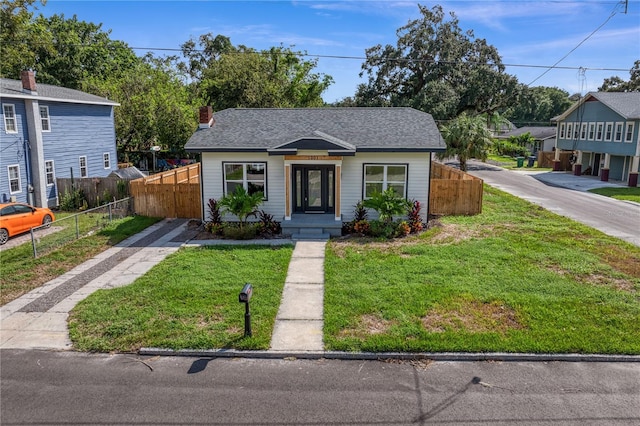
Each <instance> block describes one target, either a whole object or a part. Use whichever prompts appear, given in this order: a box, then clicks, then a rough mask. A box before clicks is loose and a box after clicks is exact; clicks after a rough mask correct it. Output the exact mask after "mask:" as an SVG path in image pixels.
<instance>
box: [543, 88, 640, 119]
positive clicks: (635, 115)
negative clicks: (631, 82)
mask: <svg viewBox="0 0 640 426" xmlns="http://www.w3.org/2000/svg"><path fill="white" fill-rule="evenodd" d="M591 97H593V98H595V99H596V100H598V101H600V102H602V103H603V104H604V105H606V106H608V107H609V108H611V109H612V110H613V111H615V112H616V113H618V114H620V116H622V117H623V118H625V119H627V120H638V119H640V92H589V93H587V94H586V95H585V96H583V97H582V98H581V99H580V100H579V101H578V102H576V103H575V104H573V105H572V106H571V108H569V109H568V110H566V111H565V112H563V113H562V114H560V115H558V116H557V117H553V118H552V119H551V121H559V120H562V119H564V118H566V117H567V116H568V115H569V114H571V113H572V112H573V111H574V110H575V109H576V108H578V107H579V106H580V105H582V104H583V103H584V102H586V101H587V100H588V99H589V98H591Z"/></svg>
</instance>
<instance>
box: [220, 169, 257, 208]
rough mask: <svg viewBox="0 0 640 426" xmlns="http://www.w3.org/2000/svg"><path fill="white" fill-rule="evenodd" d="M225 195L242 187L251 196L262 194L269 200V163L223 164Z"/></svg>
mask: <svg viewBox="0 0 640 426" xmlns="http://www.w3.org/2000/svg"><path fill="white" fill-rule="evenodd" d="M223 165H224V167H223V169H224V193H225V195H227V194H233V192H234V191H235V189H236V187H238V186H242V187H243V188H244V189H245V190H246V191H247V192H248V193H249V194H255V193H257V192H262V195H263V196H264V199H265V200H266V199H267V163H223Z"/></svg>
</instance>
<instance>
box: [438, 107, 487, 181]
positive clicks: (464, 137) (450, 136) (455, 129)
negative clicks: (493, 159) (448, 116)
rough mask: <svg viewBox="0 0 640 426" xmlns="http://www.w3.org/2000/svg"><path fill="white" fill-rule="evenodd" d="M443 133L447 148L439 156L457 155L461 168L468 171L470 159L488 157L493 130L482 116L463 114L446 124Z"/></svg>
mask: <svg viewBox="0 0 640 426" xmlns="http://www.w3.org/2000/svg"><path fill="white" fill-rule="evenodd" d="M441 133H442V137H443V138H444V140H445V142H446V143H447V149H446V150H445V151H444V152H441V153H438V158H440V159H443V158H447V157H453V156H457V157H458V161H459V162H460V170H462V171H463V172H466V171H467V160H468V159H470V158H477V159H479V160H482V161H484V160H486V159H487V151H488V150H489V147H490V146H491V132H490V131H489V129H487V126H486V125H485V122H484V119H483V118H482V117H480V116H476V117H469V116H468V115H466V114H462V115H460V116H458V117H457V118H455V119H454V120H453V121H451V123H449V124H448V125H446V126H444V127H443V128H442V130H441Z"/></svg>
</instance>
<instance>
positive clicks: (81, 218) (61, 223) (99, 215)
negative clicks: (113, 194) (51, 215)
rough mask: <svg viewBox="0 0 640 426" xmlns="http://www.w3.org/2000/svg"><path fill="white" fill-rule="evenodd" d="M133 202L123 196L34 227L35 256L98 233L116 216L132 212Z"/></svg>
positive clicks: (119, 217) (32, 234) (32, 231)
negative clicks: (120, 198)
mask: <svg viewBox="0 0 640 426" xmlns="http://www.w3.org/2000/svg"><path fill="white" fill-rule="evenodd" d="M131 204H132V203H131V198H123V199H122V200H117V201H113V202H111V203H109V204H105V205H102V206H100V207H96V208H93V209H90V210H86V211H83V212H81V213H77V214H73V215H71V216H66V217H62V218H58V217H56V220H55V221H54V222H52V223H50V224H47V225H41V226H38V227H35V228H32V229H31V245H32V246H33V257H38V256H42V255H44V254H47V253H49V252H52V251H53V250H55V249H57V248H60V247H62V246H64V245H65V244H68V243H70V242H72V241H74V240H77V239H79V238H82V237H84V236H87V235H91V234H93V233H96V232H98V231H100V230H101V229H103V228H105V227H106V226H108V225H109V224H110V223H111V222H112V221H114V220H117V219H122V218H124V217H127V216H131V215H132V214H133V209H132V205H131Z"/></svg>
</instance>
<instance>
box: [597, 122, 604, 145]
mask: <svg viewBox="0 0 640 426" xmlns="http://www.w3.org/2000/svg"><path fill="white" fill-rule="evenodd" d="M603 134H604V123H598V126H597V130H596V140H597V141H601V140H602V136H603Z"/></svg>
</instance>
